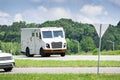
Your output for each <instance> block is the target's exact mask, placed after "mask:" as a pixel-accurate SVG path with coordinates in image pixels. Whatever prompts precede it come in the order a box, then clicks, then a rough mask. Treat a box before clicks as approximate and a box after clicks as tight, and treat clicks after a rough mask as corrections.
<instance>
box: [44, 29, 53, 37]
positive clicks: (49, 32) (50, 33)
mask: <svg viewBox="0 0 120 80" xmlns="http://www.w3.org/2000/svg"><path fill="white" fill-rule="evenodd" d="M42 34H43V38H52V32H51V31H42Z"/></svg>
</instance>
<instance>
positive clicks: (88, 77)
mask: <svg viewBox="0 0 120 80" xmlns="http://www.w3.org/2000/svg"><path fill="white" fill-rule="evenodd" d="M0 80H120V74H100V75H96V74H0Z"/></svg>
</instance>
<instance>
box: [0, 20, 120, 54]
mask: <svg viewBox="0 0 120 80" xmlns="http://www.w3.org/2000/svg"><path fill="white" fill-rule="evenodd" d="M41 27H63V28H64V31H65V36H66V41H67V46H68V53H69V54H71V53H73V54H75V53H79V52H90V51H95V50H97V48H98V42H99V37H98V35H97V32H96V30H95V28H94V26H93V25H92V24H83V23H81V22H75V21H72V19H64V18H62V19H59V20H55V21H46V22H44V23H42V24H36V23H29V24H27V23H26V22H25V21H20V22H14V23H13V24H12V25H0V49H2V50H4V51H6V52H8V51H9V50H6V49H5V48H7V47H5V43H6V44H9V45H13V44H10V43H14V46H15V44H18V45H19V46H20V33H21V28H41ZM113 43H114V49H115V50H120V21H119V22H118V24H117V25H116V26H114V25H111V24H109V27H108V29H107V31H106V33H105V34H104V36H103V38H102V46H101V50H112V49H113ZM14 46H13V47H12V48H14V49H16V48H15V47H14ZM19 48H20V47H19ZM7 49H10V48H7ZM14 54H20V49H19V50H18V49H16V51H15V50H14Z"/></svg>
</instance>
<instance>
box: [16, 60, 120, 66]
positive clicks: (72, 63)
mask: <svg viewBox="0 0 120 80" xmlns="http://www.w3.org/2000/svg"><path fill="white" fill-rule="evenodd" d="M15 63H16V67H96V66H97V61H89V60H75V61H72V60H69V61H61V60H29V59H26V60H19V59H16V60H15ZM100 66H101V67H120V61H101V62H100Z"/></svg>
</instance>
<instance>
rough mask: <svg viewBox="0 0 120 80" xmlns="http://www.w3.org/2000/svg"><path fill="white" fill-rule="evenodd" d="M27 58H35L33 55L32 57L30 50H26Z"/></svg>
mask: <svg viewBox="0 0 120 80" xmlns="http://www.w3.org/2000/svg"><path fill="white" fill-rule="evenodd" d="M26 56H27V57H33V56H34V55H33V54H32V55H30V50H29V48H26Z"/></svg>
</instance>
